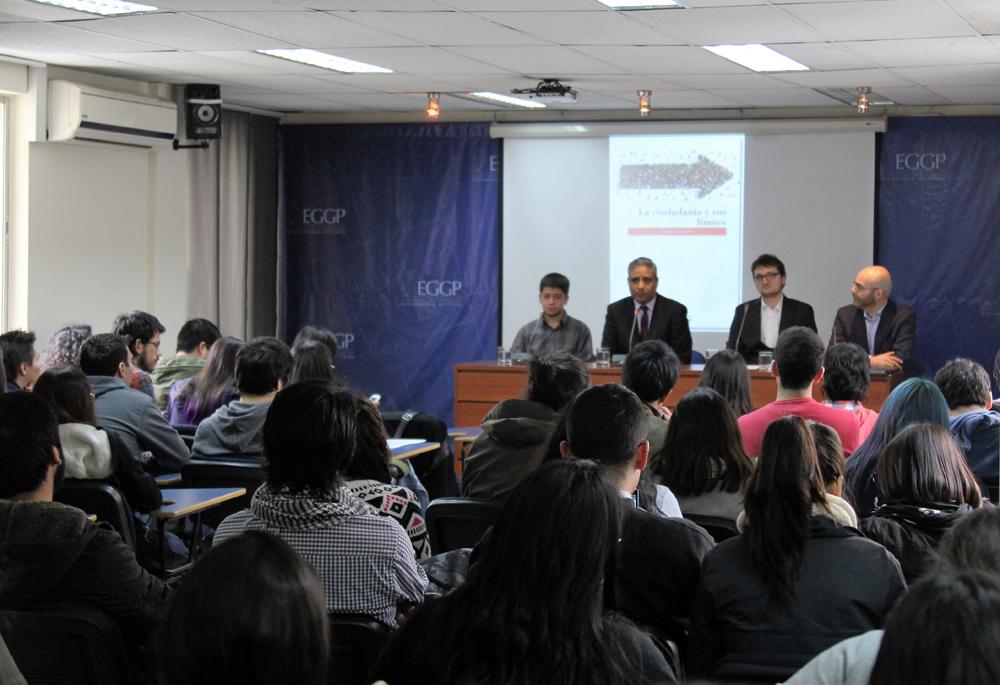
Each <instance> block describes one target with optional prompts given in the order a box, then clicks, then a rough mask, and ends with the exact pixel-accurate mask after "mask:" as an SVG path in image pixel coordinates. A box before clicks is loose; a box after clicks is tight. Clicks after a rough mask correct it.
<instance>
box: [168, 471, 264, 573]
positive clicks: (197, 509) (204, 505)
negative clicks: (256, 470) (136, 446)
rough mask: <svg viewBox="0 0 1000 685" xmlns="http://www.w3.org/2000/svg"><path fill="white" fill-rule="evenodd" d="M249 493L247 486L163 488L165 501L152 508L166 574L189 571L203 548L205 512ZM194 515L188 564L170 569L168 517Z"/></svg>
mask: <svg viewBox="0 0 1000 685" xmlns="http://www.w3.org/2000/svg"><path fill="white" fill-rule="evenodd" d="M246 493H247V491H246V488H172V489H164V490H160V495H161V496H162V497H163V504H162V505H161V506H160V508H159V509H154V510H153V511H151V512H149V515H150V516H151V517H152V518H153V519H155V520H156V530H157V532H158V533H159V534H160V570H161V571H162V573H163V577H164V578H166V577H168V576H173V575H177V574H179V573H181V572H183V571H186V570H187V568H188V567H189V566H190V564H192V563H194V560H195V559H197V557H198V552H199V551H200V549H201V512H203V511H206V510H208V509H211V508H212V507H215V506H218V505H220V504H222V503H223V502H227V501H229V500H231V499H235V498H237V497H242V496H243V495H245V494H246ZM186 516H194V521H193V523H194V525H193V528H192V534H191V543H190V547H188V564H186V565H185V566H184V567H182V568H180V569H174V570H172V571H168V569H167V537H166V535H164V533H165V532H166V526H167V521H172V520H174V519H180V518H184V517H186Z"/></svg>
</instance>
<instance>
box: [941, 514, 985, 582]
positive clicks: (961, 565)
mask: <svg viewBox="0 0 1000 685" xmlns="http://www.w3.org/2000/svg"><path fill="white" fill-rule="evenodd" d="M937 556H938V569H939V570H940V571H941V572H955V573H957V572H959V571H962V570H966V569H979V570H981V571H989V572H991V573H997V572H998V570H1000V509H998V508H996V507H980V508H979V509H976V510H975V511H972V512H969V514H968V515H966V516H963V517H961V518H960V519H958V521H956V522H955V523H954V524H953V525H952V526H951V527H950V528H948V530H947V531H945V534H944V535H943V536H941V542H939V543H938V547H937Z"/></svg>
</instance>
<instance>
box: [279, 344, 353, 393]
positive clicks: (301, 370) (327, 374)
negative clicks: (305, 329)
mask: <svg viewBox="0 0 1000 685" xmlns="http://www.w3.org/2000/svg"><path fill="white" fill-rule="evenodd" d="M292 359H293V363H292V375H291V380H290V381H289V382H290V383H297V382H298V381H308V380H317V381H326V382H328V383H332V384H333V385H337V386H340V385H342V383H341V381H340V379H339V378H338V377H337V374H336V373H335V372H334V370H333V369H334V367H333V357H332V356H331V355H330V349H329V348H328V347H327V346H326V345H324V344H323V343H321V342H316V341H314V340H307V341H305V342H303V343H300V344H299V346H298V348H297V349H296V350H295V351H294V352H293V353H292Z"/></svg>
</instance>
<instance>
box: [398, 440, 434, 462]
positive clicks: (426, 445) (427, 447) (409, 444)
mask: <svg viewBox="0 0 1000 685" xmlns="http://www.w3.org/2000/svg"><path fill="white" fill-rule="evenodd" d="M394 445H395V446H394ZM439 447H441V443H440V442H425V441H424V440H405V439H404V440H400V439H397V438H389V455H390V456H391V457H392V458H393V459H409V458H410V457H415V456H417V455H418V454H424V453H425V452H433V451H434V450H436V449H438V448H439Z"/></svg>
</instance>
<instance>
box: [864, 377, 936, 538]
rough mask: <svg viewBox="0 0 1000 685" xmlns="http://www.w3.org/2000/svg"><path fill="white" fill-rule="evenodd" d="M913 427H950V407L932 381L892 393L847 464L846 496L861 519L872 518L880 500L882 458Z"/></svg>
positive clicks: (920, 381)
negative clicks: (878, 472) (877, 477)
mask: <svg viewBox="0 0 1000 685" xmlns="http://www.w3.org/2000/svg"><path fill="white" fill-rule="evenodd" d="M912 423H933V424H937V425H939V426H944V427H945V428H947V427H948V405H947V403H945V401H944V395H942V394H941V391H940V390H939V389H938V387H937V386H936V385H935V384H934V383H933V382H931V381H929V380H927V379H924V378H911V379H909V380H907V381H904V382H903V383H900V384H899V385H898V386H897V387H896V389H895V390H893V391H892V392H891V393H889V397H888V398H887V399H886V401H885V404H883V405H882V409H881V410H879V415H878V420H877V421H876V422H875V427H874V428H872V432H871V435H869V436H868V438H867V439H865V441H864V442H863V443H861V446H860V447H858V449H857V450H856V451H855V452H854V454H853V455H851V457H850V458H849V459H848V460H847V482H846V486H847V487H846V495H847V499H848V501H849V502H850V503H851V504H852V505H853V506H854V510H855V511H856V512H857V513H858V516H860V517H861V518H864V517H866V516H871V515H872V513H873V512H874V511H875V506H876V500H877V499H878V492H879V489H878V484H877V483H876V482H875V471H876V469H877V467H878V460H879V457H881V456H882V452H884V451H885V448H886V447H887V446H888V445H889V442H890V441H891V440H892V439H893V438H894V437H896V436H897V435H898V434H899V433H900V431H902V430H903V429H904V428H906V427H907V426H909V425H910V424H912Z"/></svg>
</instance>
